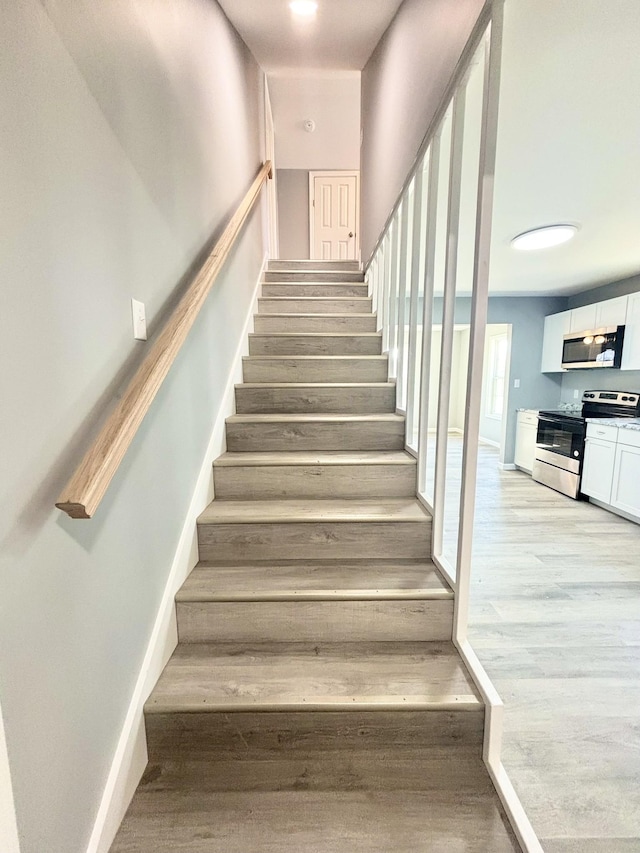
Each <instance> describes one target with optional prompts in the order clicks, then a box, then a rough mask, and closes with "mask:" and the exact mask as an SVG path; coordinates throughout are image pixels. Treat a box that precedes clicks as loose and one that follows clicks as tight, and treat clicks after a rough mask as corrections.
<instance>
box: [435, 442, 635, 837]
mask: <svg viewBox="0 0 640 853" xmlns="http://www.w3.org/2000/svg"><path fill="white" fill-rule="evenodd" d="M458 443H459V442H458ZM455 444H456V441H455V440H454V441H453V442H452V449H451V452H452V454H455V453H456V448H455ZM497 462H498V451H497V450H495V449H493V448H491V447H488V446H481V448H480V462H479V477H478V481H479V482H478V500H477V514H476V524H475V544H474V557H473V571H472V595H471V613H470V639H471V643H472V645H473V647H474V649H475V650H476V652H477V654H478V656H479V658H480V660H481V662H482V663H483V665H484V667H485V668H486V670H487V672H488V673H489V676H490V677H491V679H492V681H493V683H494V685H495V686H496V688H497V689H498V691H499V693H500V695H501V696H502V699H503V700H504V702H505V732H504V747H503V761H504V765H505V767H506V769H507V771H508V773H509V775H510V777H511V780H512V782H513V784H514V786H515V788H516V791H517V792H518V795H519V796H520V799H521V801H522V804H523V806H524V808H525V810H526V812H527V814H528V816H529V819H530V820H531V822H532V824H533V827H534V829H535V830H536V832H537V834H538V837H539V838H540V840H541V843H542V846H543V847H544V849H545V851H546V853H631V851H640V678H639V676H640V526H638V525H635V524H633V523H632V522H629V521H626V520H625V519H622V518H619V517H617V516H615V515H613V514H611V513H608V512H606V511H604V510H602V509H600V508H598V507H596V506H593V505H590V504H588V503H583V502H578V501H573V500H571V499H569V498H566V497H564V496H563V495H560V494H558V493H557V492H554V491H553V490H551V489H548V488H546V487H545V486H542V485H540V484H539V483H535V482H534V481H533V480H532V479H531V477H529V476H528V475H527V474H524V473H522V472H519V471H507V472H501V471H499V470H498V468H497Z"/></svg>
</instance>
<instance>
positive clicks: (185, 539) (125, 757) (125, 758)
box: [3, 254, 268, 853]
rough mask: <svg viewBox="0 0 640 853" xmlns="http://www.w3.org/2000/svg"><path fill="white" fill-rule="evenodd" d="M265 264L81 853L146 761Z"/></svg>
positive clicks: (112, 823) (98, 839) (108, 823)
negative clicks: (150, 707) (179, 596)
mask: <svg viewBox="0 0 640 853" xmlns="http://www.w3.org/2000/svg"><path fill="white" fill-rule="evenodd" d="M267 262H268V254H265V256H264V258H263V261H262V267H261V269H260V275H259V276H258V281H257V283H256V286H255V290H254V293H253V298H252V300H251V304H250V306H249V311H248V314H247V319H246V321H245V324H244V328H243V330H242V333H241V337H240V342H239V344H238V348H237V350H236V354H235V357H234V360H233V365H232V367H231V370H230V372H229V377H228V379H227V384H226V387H225V391H224V394H223V397H222V400H221V401H220V407H219V409H218V414H217V416H216V420H215V423H214V425H213V431H212V433H211V438H210V440H209V444H208V447H207V451H206V453H205V455H204V458H203V460H202V466H201V468H200V473H199V474H198V479H197V481H196V485H195V488H194V492H193V497H192V499H191V503H190V505H189V509H188V510H187V514H186V518H185V522H184V526H183V528H182V533H181V534H180V539H179V540H178V546H177V548H176V551H175V554H174V558H173V562H172V564H171V569H170V571H169V577H168V580H167V584H166V586H165V590H164V593H163V596H162V601H161V602H160V607H159V609H158V614H157V616H156V621H155V624H154V626H153V630H152V631H151V637H150V639H149V644H148V646H147V651H146V654H145V656H144V660H143V662H142V667H141V669H140V674H139V675H138V680H137V682H136V685H135V688H134V690H133V695H132V697H131V702H130V704H129V709H128V711H127V715H126V717H125V721H124V725H123V726H122V731H121V733H120V738H119V740H118V745H117V747H116V751H115V754H114V756H113V761H112V763H111V769H110V771H109V775H108V777H107V782H106V785H105V788H104V792H103V794H102V800H101V802H100V806H99V808H98V813H97V815H96V820H95V823H94V826H93V831H92V833H91V838H90V839H89V844H88V846H87V853H108V850H109V848H110V847H111V844H112V842H113V839H114V838H115V835H116V833H117V831H118V828H119V826H120V824H121V822H122V819H123V817H124V815H125V812H126V810H127V808H128V807H129V803H130V802H131V798H132V797H133V794H134V792H135V790H136V787H137V786H138V782H139V781H140V778H141V776H142V774H143V772H144V769H145V767H146V764H147V744H146V736H145V730H144V718H143V709H144V703H145V702H146V700H147V698H148V696H149V694H150V692H151V690H152V689H153V687H154V685H155V683H156V681H157V680H158V678H159V677H160V673H161V672H162V670H163V669H164V667H165V665H166V663H167V661H168V660H169V658H170V656H171V654H172V653H173V650H174V649H175V647H176V645H177V643H178V631H177V625H176V614H175V601H174V599H175V595H176V593H177V591H178V590H179V589H180V587H181V586H182V584H183V583H184V581H185V580H186V578H187V576H188V574H189V573H190V571H191V570H192V569H193V567H194V566H195V565H196V563H197V562H198V541H197V534H196V519H197V517H198V516H199V515H200V513H201V512H202V510H203V509H204V508H205V507H206V506H207V504H208V503H210V502H211V500H213V473H212V463H213V460H214V459H215V458H216V457H218V456H219V455H220V454H221V453H224V450H225V440H226V439H225V421H226V419H227V418H228V417H229V415H232V414H233V413H234V411H235V398H234V386H235V384H236V382H238V381H239V379H240V380H241V377H242V358H243V356H245V355H246V354H247V352H248V347H249V331H250V329H251V322H252V320H253V315H254V313H255V312H256V310H257V299H258V295H259V291H260V286H261V284H262V278H263V274H264V271H265V269H266V266H267ZM3 853H4V851H3Z"/></svg>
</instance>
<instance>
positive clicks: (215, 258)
mask: <svg viewBox="0 0 640 853" xmlns="http://www.w3.org/2000/svg"><path fill="white" fill-rule="evenodd" d="M271 176H272V175H271V162H270V161H269V162H267V163H265V164H264V166H262V168H261V169H260V171H259V172H258V175H257V177H256V179H255V180H254V182H253V183H252V184H251V187H250V189H249V191H248V192H247V194H246V195H245V197H244V199H243V200H242V202H241V204H240V206H239V207H238V209H237V210H236V212H235V213H234V215H233V216H232V217H231V220H230V221H229V224H228V225H227V227H226V228H225V229H224V232H223V234H222V236H221V237H220V239H219V240H218V242H217V243H216V245H215V247H214V249H213V251H212V252H211V254H210V255H209V256H208V258H207V260H206V261H205V262H204V264H203V265H202V267H201V269H200V271H199V272H198V274H197V275H196V277H195V279H194V280H193V281H192V283H191V284H190V285H189V288H188V290H187V291H186V293H185V294H184V296H183V297H182V299H181V300H180V302H179V303H178V304H177V305H176V307H175V309H174V310H173V312H172V314H171V316H170V317H169V319H168V320H167V322H166V325H165V326H164V328H163V329H162V331H161V332H160V334H159V335H158V337H157V339H156V341H155V343H154V344H153V346H152V347H151V349H150V350H149V352H148V353H147V355H146V357H145V359H144V361H143V362H142V364H141V365H140V367H139V368H138V369H137V370H136V372H135V374H134V376H133V377H132V379H131V381H130V382H129V384H128V386H127V388H126V391H125V392H124V394H123V396H122V397H121V399H120V400H119V402H118V404H117V406H116V407H115V409H114V410H113V411H112V412H111V414H110V415H109V417H108V419H107V421H106V423H105V424H104V426H103V427H102V429H101V430H100V432H99V433H98V435H97V436H96V438H95V440H94V442H93V444H92V445H91V447H90V448H89V450H88V451H87V452H86V454H85V456H84V459H83V460H82V462H81V463H80V464H79V465H78V467H77V468H76V470H75V473H74V474H73V476H72V477H71V479H70V480H69V482H68V483H67V485H66V486H65V488H64V489H63V491H62V494H61V495H60V497H59V498H58V500H57V501H56V506H57V507H58V508H59V509H61V510H63V512H66V513H67V515H69V516H71V518H91V517H92V516H93V514H94V513H95V511H96V509H97V508H98V505H99V504H100V501H101V500H102V498H103V497H104V494H105V492H106V491H107V488H108V487H109V483H110V482H111V480H112V478H113V476H114V474H115V473H116V471H117V470H118V466H119V465H120V463H121V462H122V459H123V457H124V455H125V453H126V452H127V449H128V448H129V445H130V444H131V442H132V441H133V438H134V436H135V434H136V432H137V430H138V427H139V426H140V424H141V423H142V420H143V418H144V416H145V415H146V414H147V412H148V411H149V407H150V406H151V403H152V402H153V399H154V397H155V396H156V394H157V393H158V390H159V388H160V386H161V385H162V382H163V380H164V378H165V376H166V375H167V373H168V372H169V370H170V369H171V365H172V364H173V362H174V359H175V357H176V355H177V354H178V352H179V351H180V348H181V347H182V344H183V343H184V342H185V339H186V337H187V335H188V334H189V330H190V329H191V327H192V326H193V324H194V322H195V320H196V317H197V316H198V313H199V312H200V309H201V308H202V306H203V305H204V302H205V300H206V298H207V296H208V295H209V292H210V291H211V288H212V287H213V285H214V283H215V281H216V278H217V276H218V273H219V272H220V270H221V268H222V266H223V264H224V262H225V260H226V259H227V257H228V255H229V252H230V251H231V249H232V247H233V244H234V243H235V241H236V239H237V237H238V235H239V233H240V230H241V229H242V226H243V225H244V223H245V221H246V219H247V217H248V216H249V214H250V213H251V211H252V210H253V207H254V205H255V203H256V201H257V200H258V197H259V195H260V190H261V189H262V185H263V184H264V182H265V181H266V180H267V178H270V177H271Z"/></svg>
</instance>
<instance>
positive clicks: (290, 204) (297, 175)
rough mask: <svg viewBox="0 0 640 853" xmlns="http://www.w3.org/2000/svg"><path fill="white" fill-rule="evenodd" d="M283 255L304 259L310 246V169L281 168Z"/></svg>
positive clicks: (279, 196) (280, 228) (281, 242)
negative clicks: (307, 170)
mask: <svg viewBox="0 0 640 853" xmlns="http://www.w3.org/2000/svg"><path fill="white" fill-rule="evenodd" d="M278 224H279V231H280V246H279V250H280V255H279V256H280V257H281V258H288V259H293V260H296V259H298V260H304V259H305V258H309V257H310V248H309V173H308V172H305V171H303V170H302V169H278Z"/></svg>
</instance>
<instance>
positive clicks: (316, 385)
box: [235, 381, 396, 390]
mask: <svg viewBox="0 0 640 853" xmlns="http://www.w3.org/2000/svg"><path fill="white" fill-rule="evenodd" d="M381 386H385V387H387V388H395V387H396V383H395V382H390V381H387V382H239V383H238V384H237V385H236V386H235V387H236V388H258V389H260V390H264V389H265V388H311V389H313V388H380V387H381Z"/></svg>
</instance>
